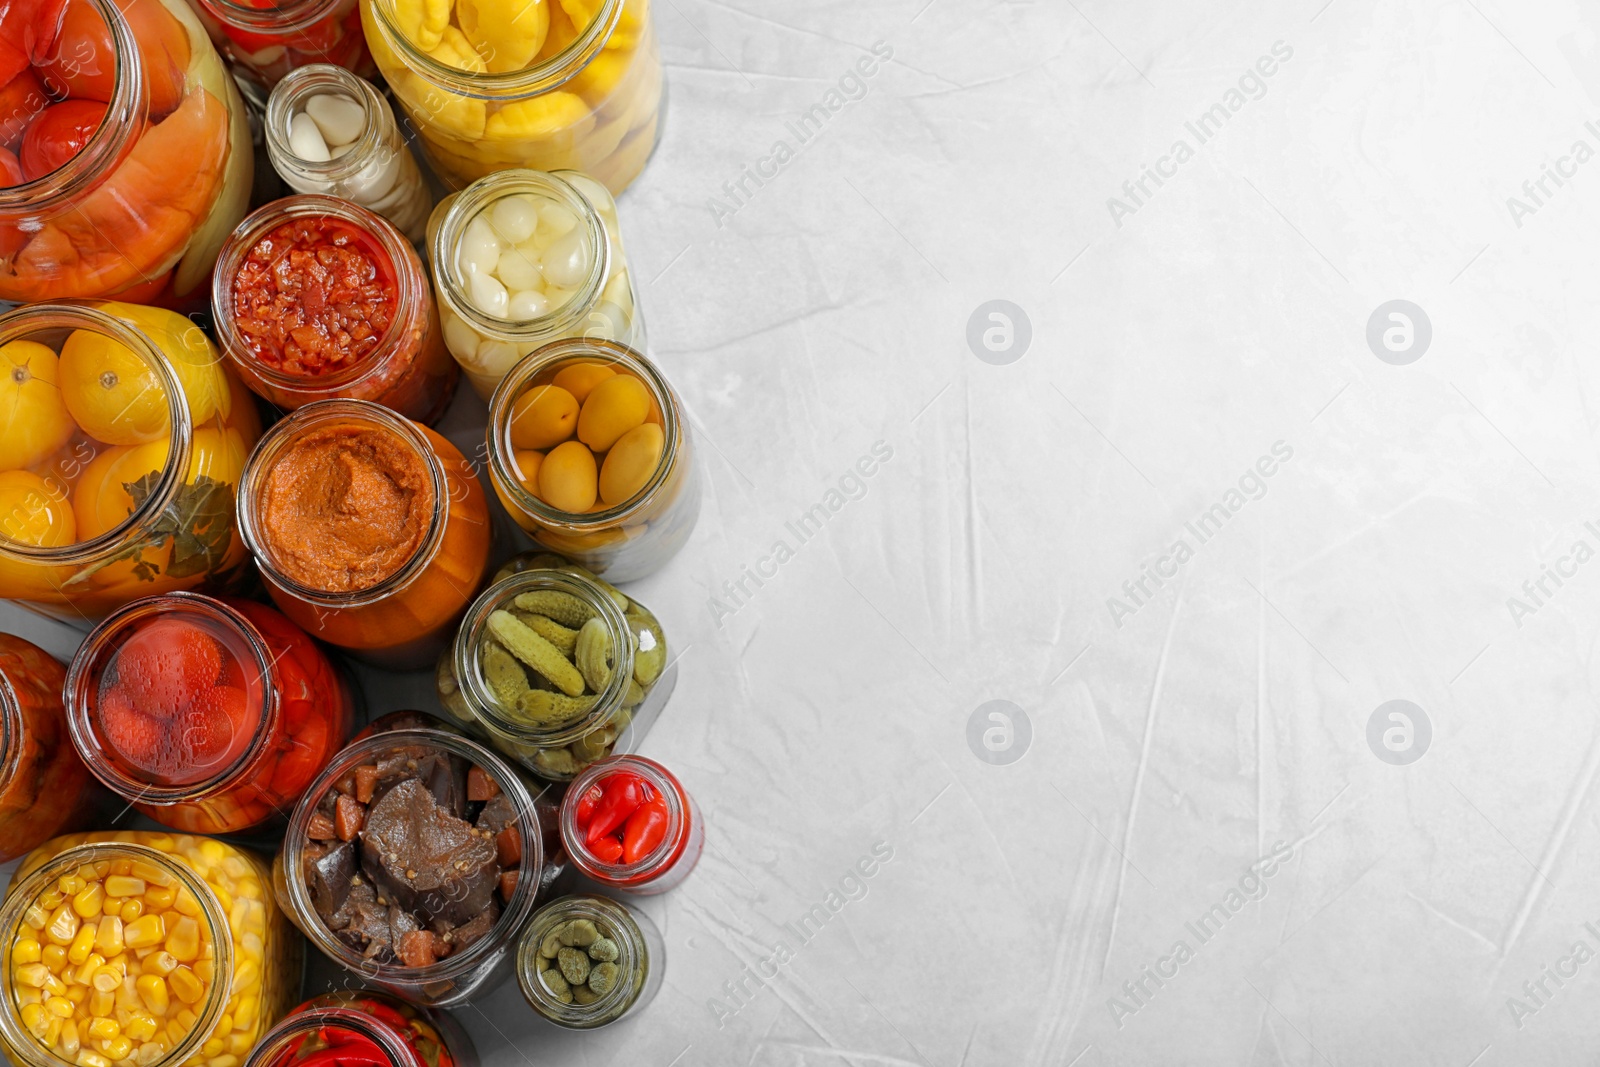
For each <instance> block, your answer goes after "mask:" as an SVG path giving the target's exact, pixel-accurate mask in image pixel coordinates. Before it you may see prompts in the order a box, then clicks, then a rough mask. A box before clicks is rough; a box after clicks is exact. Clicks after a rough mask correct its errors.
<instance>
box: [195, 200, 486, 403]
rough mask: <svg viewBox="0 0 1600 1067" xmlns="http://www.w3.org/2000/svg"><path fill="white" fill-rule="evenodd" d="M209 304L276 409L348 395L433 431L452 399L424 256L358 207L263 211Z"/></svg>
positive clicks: (241, 363) (236, 242)
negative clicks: (429, 425) (425, 424)
mask: <svg viewBox="0 0 1600 1067" xmlns="http://www.w3.org/2000/svg"><path fill="white" fill-rule="evenodd" d="M211 303H212V311H213V317H214V318H215V320H216V324H217V341H218V344H219V345H220V346H221V348H222V351H223V352H224V353H225V354H226V355H227V357H228V360H229V362H231V363H232V364H233V366H234V369H235V370H237V371H238V372H239V375H240V377H242V378H243V379H244V381H245V384H247V385H248V386H250V388H251V389H253V390H255V391H256V392H257V393H258V394H260V395H261V396H263V397H265V398H266V399H267V400H268V401H270V402H271V403H273V404H276V405H277V406H278V407H281V408H285V409H289V410H293V409H294V408H298V407H302V406H303V405H305V404H308V403H311V402H312V401H315V400H326V399H329V398H339V397H343V398H350V399H356V400H370V401H373V402H374V403H378V404H382V405H383V406H384V407H387V408H392V409H393V410H395V411H397V412H399V413H400V414H402V415H404V416H405V417H406V418H408V419H416V420H417V421H418V422H433V421H435V420H436V419H438V418H439V416H441V415H443V414H444V409H445V407H446V406H447V405H448V404H449V403H450V397H451V395H452V394H453V393H454V392H455V387H456V380H457V378H458V375H459V371H458V370H457V368H456V365H455V362H454V361H453V360H451V358H450V353H449V352H448V351H447V350H446V349H445V345H444V335H443V334H442V333H441V331H440V329H439V314H438V311H437V310H436V309H435V307H434V302H433V287H432V286H431V285H429V284H428V274H427V271H426V270H424V269H423V266H422V261H421V260H420V259H418V258H417V253H416V250H415V249H413V248H412V247H411V245H410V243H409V242H407V241H406V239H405V238H404V237H403V236H402V235H401V234H400V232H399V231H398V230H396V229H395V228H394V226H393V224H391V223H390V222H389V221H388V220H387V219H384V218H381V217H380V216H378V215H375V214H373V213H372V212H370V211H368V210H367V209H366V208H363V207H357V206H356V205H355V204H352V203H350V202H349V201H346V200H341V199H339V198H337V197H332V196H322V195H319V194H311V193H302V194H300V195H299V196H290V197H285V198H284V199H282V200H274V201H273V202H272V203H270V204H267V205H266V206H265V207H263V208H261V209H259V210H257V211H256V212H255V213H254V214H252V215H251V216H250V217H249V218H247V219H245V220H244V222H242V223H240V224H239V228H238V229H237V230H235V231H234V233H233V236H232V237H230V238H229V239H228V243H227V244H226V245H225V246H223V249H222V255H221V258H219V259H218V260H217V271H216V275H215V277H214V279H213V282H212V291H211Z"/></svg>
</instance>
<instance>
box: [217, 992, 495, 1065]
mask: <svg viewBox="0 0 1600 1067" xmlns="http://www.w3.org/2000/svg"><path fill="white" fill-rule="evenodd" d="M477 1064H478V1054H477V1050H476V1049H474V1048H473V1046H472V1040H471V1039H470V1038H469V1037H468V1036H467V1034H466V1031H465V1030H463V1029H462V1028H461V1026H460V1025H459V1024H457V1023H456V1021H455V1020H454V1019H452V1018H451V1017H450V1016H449V1015H447V1014H445V1013H444V1012H442V1011H432V1010H429V1009H427V1008H417V1007H414V1006H412V1005H410V1004H407V1003H405V1002H404V1001H402V1000H397V999H396V998H394V997H391V996H389V995H387V994H385V993H377V992H372V991H368V990H349V991H341V992H335V993H324V994H323V995H322V996H320V997H313V998H312V999H311V1000H308V1001H306V1002H305V1003H304V1004H302V1005H300V1006H299V1007H298V1008H295V1009H294V1010H293V1011H291V1012H290V1013H289V1014H288V1015H286V1016H284V1018H283V1020H282V1021H281V1022H279V1023H278V1025H277V1026H274V1027H273V1028H272V1029H271V1030H269V1031H267V1033H266V1034H264V1035H263V1036H262V1038H261V1043H260V1044H258V1045H257V1046H256V1047H255V1051H253V1052H252V1053H250V1056H249V1058H248V1059H246V1060H245V1061H244V1067H477Z"/></svg>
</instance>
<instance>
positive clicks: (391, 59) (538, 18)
mask: <svg viewBox="0 0 1600 1067" xmlns="http://www.w3.org/2000/svg"><path fill="white" fill-rule="evenodd" d="M361 23H362V25H363V26H364V27H365V29H366V33H367V44H368V46H369V47H370V48H371V50H372V57H373V59H374V61H376V63H377V65H378V69H379V70H380V71H381V72H382V73H383V76H384V78H385V79H387V80H388V82H389V86H390V87H391V88H392V89H393V90H394V94H395V97H396V98H397V99H398V100H399V101H400V103H401V106H402V107H404V108H405V110H406V113H407V114H408V115H409V116H410V117H411V121H412V123H413V125H415V126H416V128H417V132H418V133H419V134H420V135H421V138H422V145H423V148H424V149H425V150H426V151H427V155H428V161H429V162H430V163H432V164H433V169H434V172H435V173H437V174H438V175H439V177H440V178H441V179H443V180H444V181H445V182H446V183H447V184H449V185H451V186H452V187H454V188H457V189H459V188H461V187H462V186H464V185H466V184H467V183H469V182H471V181H473V180H475V179H477V178H481V177H483V176H484V175H485V174H489V173H491V172H493V171H497V170H504V169H506V168H508V167H529V168H532V169H534V170H547V171H548V170H581V171H585V172H587V173H589V174H592V175H594V176H595V177H596V178H597V179H599V180H600V181H601V182H603V183H604V184H605V186H606V187H607V188H608V189H610V190H611V191H612V192H613V193H620V192H622V190H623V189H626V188H627V187H628V184H629V183H630V182H632V181H633V179H634V178H636V177H637V176H638V175H639V172H640V171H642V170H643V169H644V165H645V162H646V161H647V160H648V159H649V158H650V153H651V151H652V150H653V149H654V148H655V144H656V135H657V132H658V130H659V128H660V118H661V114H660V113H661V91H662V76H661V57H660V53H659V51H658V49H657V45H656V36H655V27H654V24H653V23H652V21H651V17H650V3H649V0H361Z"/></svg>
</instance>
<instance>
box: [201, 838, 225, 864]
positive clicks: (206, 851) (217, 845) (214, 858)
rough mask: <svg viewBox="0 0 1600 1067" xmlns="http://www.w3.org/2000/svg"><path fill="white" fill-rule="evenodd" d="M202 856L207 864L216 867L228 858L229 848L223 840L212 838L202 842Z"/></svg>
mask: <svg viewBox="0 0 1600 1067" xmlns="http://www.w3.org/2000/svg"><path fill="white" fill-rule="evenodd" d="M200 858H201V859H202V860H204V861H205V862H206V863H207V864H209V865H211V866H213V867H215V866H216V865H217V864H219V863H221V862H222V861H223V860H225V859H227V858H228V849H227V846H225V845H224V844H223V843H222V842H221V841H212V840H211V839H210V838H207V839H206V840H204V841H202V842H201V843H200Z"/></svg>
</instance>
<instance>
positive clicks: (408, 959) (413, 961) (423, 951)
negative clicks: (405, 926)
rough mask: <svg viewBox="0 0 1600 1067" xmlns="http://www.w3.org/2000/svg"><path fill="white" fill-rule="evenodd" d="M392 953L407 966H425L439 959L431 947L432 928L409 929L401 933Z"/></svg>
mask: <svg viewBox="0 0 1600 1067" xmlns="http://www.w3.org/2000/svg"><path fill="white" fill-rule="evenodd" d="M394 953H395V955H396V956H399V957H400V962H401V963H403V964H405V965H406V966H407V967H426V966H428V965H429V964H432V963H436V962H438V959H439V956H438V954H437V953H436V952H435V951H434V948H433V931H432V930H411V931H408V932H406V933H404V934H401V935H400V943H399V944H397V945H395V947H394Z"/></svg>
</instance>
